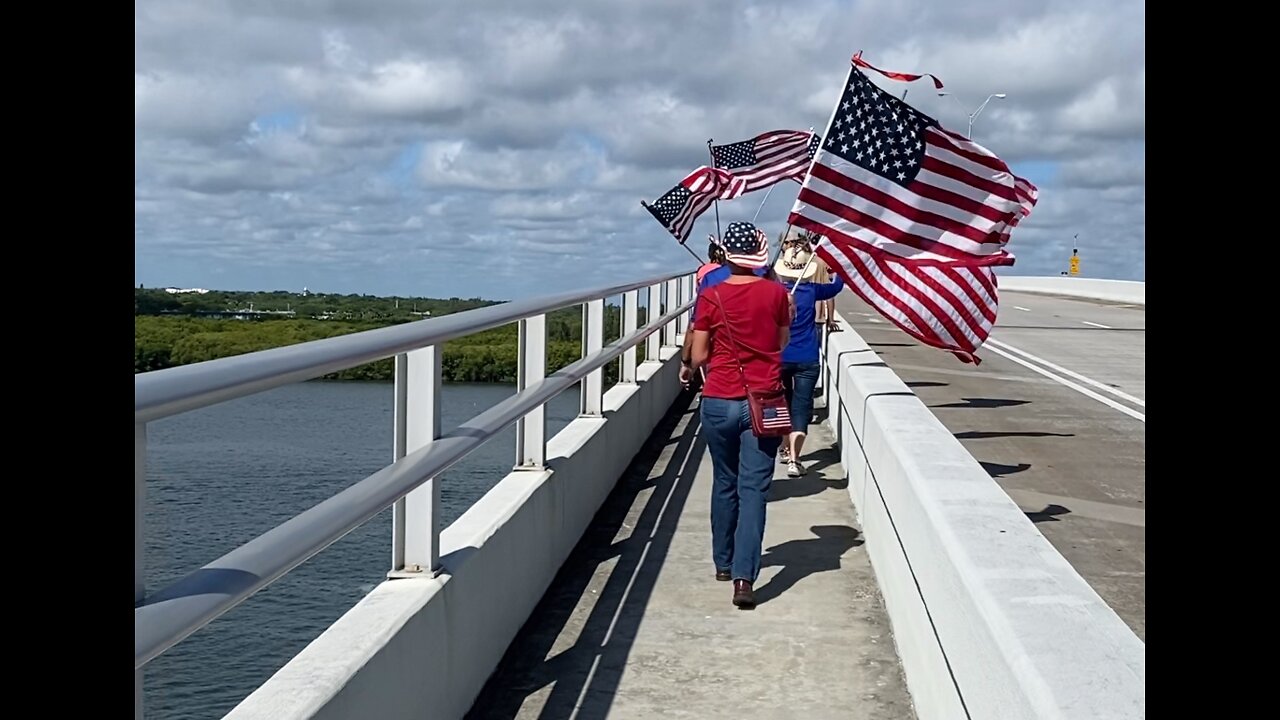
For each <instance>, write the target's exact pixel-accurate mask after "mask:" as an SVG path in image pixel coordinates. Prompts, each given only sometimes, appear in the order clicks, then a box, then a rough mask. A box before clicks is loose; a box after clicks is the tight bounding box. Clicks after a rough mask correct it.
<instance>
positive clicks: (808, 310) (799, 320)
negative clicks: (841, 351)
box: [707, 273, 844, 363]
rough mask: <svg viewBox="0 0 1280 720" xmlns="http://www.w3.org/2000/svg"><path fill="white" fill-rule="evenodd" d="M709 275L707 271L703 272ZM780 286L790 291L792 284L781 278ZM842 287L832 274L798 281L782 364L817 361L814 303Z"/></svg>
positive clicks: (841, 283)
mask: <svg viewBox="0 0 1280 720" xmlns="http://www.w3.org/2000/svg"><path fill="white" fill-rule="evenodd" d="M707 276H708V277H710V273H708V274H707ZM782 285H783V287H785V288H787V290H788V291H789V290H791V286H792V285H794V283H791V282H786V281H784V282H783V283H782ZM843 289H844V280H843V279H842V278H841V277H840V276H839V275H836V279H835V280H832V281H831V282H829V283H812V282H802V283H800V286H799V287H797V288H796V317H795V319H794V320H792V321H791V341H790V342H788V343H787V346H786V347H785V348H783V349H782V362H784V363H812V362H818V341H819V338H820V337H821V336H820V335H819V334H818V326H817V324H816V323H815V322H814V317H815V313H816V311H817V308H816V306H817V304H818V303H820V302H822V301H823V300H830V299H831V298H833V297H835V296H836V295H839V294H840V291H841V290H843Z"/></svg>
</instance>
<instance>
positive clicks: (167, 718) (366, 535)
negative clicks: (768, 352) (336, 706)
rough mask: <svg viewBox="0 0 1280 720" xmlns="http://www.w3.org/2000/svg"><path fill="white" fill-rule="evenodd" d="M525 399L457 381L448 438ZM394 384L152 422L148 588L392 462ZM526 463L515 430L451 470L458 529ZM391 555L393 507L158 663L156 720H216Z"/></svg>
mask: <svg viewBox="0 0 1280 720" xmlns="http://www.w3.org/2000/svg"><path fill="white" fill-rule="evenodd" d="M514 392H515V388H514V386H508V385H446V386H445V389H444V398H443V401H442V406H443V409H442V413H443V415H444V418H443V422H444V427H445V430H446V432H447V431H448V430H449V429H452V428H454V427H457V426H458V425H460V424H462V423H463V422H466V421H467V420H469V419H471V418H472V417H475V416H476V415H477V414H479V413H480V412H483V411H484V410H487V409H488V408H489V407H491V406H492V405H494V404H495V403H497V402H498V401H500V400H502V399H504V398H506V397H509V396H510V395H512V394H513V393H514ZM392 403H393V398H392V386H391V385H390V384H380V383H379V384H375V383H324V382H312V383H303V384H300V385H292V386H288V387H283V388H278V389H276V390H271V391H268V392H265V393H262V394H259V395H255V396H251V397H247V398H241V399H239V400H234V401H232V402H229V403H225V404H222V405H217V406H214V407H211V408H206V409H204V410H197V411H194V412H191V413H187V414H185V415H179V416H177V417H173V418H168V419H165V420H161V421H158V422H154V423H151V424H150V426H149V427H148V455H147V517H146V531H147V560H146V561H147V588H148V590H150V591H155V590H157V589H159V588H161V587H163V586H164V585H166V584H168V583H170V582H172V581H174V580H177V579H179V578H181V577H182V576H184V575H186V574H187V573H189V572H191V571H192V570H195V569H197V568H198V567H200V566H201V565H204V564H205V563H208V562H210V561H212V560H215V559H217V558H218V557H220V556H221V555H223V554H224V553H226V552H228V551H230V550H233V549H235V548H236V547H237V546H239V545H241V544H243V543H245V542H247V541H249V540H252V539H253V538H254V537H256V536H258V535H260V534H262V533H264V532H266V531H267V530H270V529H271V528H273V527H275V526H276V525H279V524H280V523H282V522H284V521H285V520H288V519H289V518H290V517H292V516H294V515H296V514H298V513H300V512H302V511H303V510H306V509H307V508H310V507H311V506H313V505H315V504H317V503H319V502H321V501H323V500H325V499H326V498H328V497H330V496H331V495H333V494H334V493H336V492H338V491H339V490H341V489H343V488H346V487H348V486H350V485H352V484H354V483H355V482H357V481H359V480H361V479H362V478H364V477H366V476H368V475H369V474H371V473H373V472H375V471H377V470H378V469H379V468H381V467H383V466H385V465H387V464H389V463H390V462H391V433H392ZM577 409H578V393H577V389H576V388H573V389H571V390H569V391H567V392H565V393H563V394H562V395H560V396H559V397H558V398H556V399H555V400H553V401H552V402H551V403H549V404H548V406H547V423H548V426H549V427H548V437H550V436H551V435H553V434H554V433H556V432H558V431H559V430H560V429H562V428H563V427H564V426H565V425H567V424H568V422H569V421H570V420H572V419H573V418H574V417H575V416H576V414H577ZM514 460H515V430H514V428H508V429H507V430H506V431H504V432H503V433H501V434H500V435H498V436H497V437H495V438H494V439H493V440H491V441H490V442H489V443H487V444H485V445H484V446H482V447H481V448H480V449H478V450H476V451H475V452H474V453H472V454H471V455H469V456H468V457H467V458H465V459H464V460H463V461H462V462H460V463H459V464H457V465H455V466H454V467H453V468H452V469H451V470H450V471H449V472H447V473H445V475H444V479H443V482H442V484H441V489H440V495H441V499H442V501H443V507H442V508H441V515H442V516H443V520H444V523H445V524H446V525H447V524H448V523H451V522H453V521H454V520H455V519H456V518H457V517H458V516H460V515H461V514H462V513H463V511H465V510H466V509H467V508H468V507H470V506H471V504H472V503H474V502H475V501H476V500H477V499H478V498H479V497H480V496H481V495H483V494H484V493H485V492H486V491H488V490H489V488H491V487H493V486H494V485H495V484H496V483H497V482H498V480H500V479H502V477H504V476H505V475H506V474H507V473H508V472H510V470H511V466H512V464H513V463H514ZM390 558H391V511H390V510H389V509H388V510H385V511H383V512H382V513H380V514H379V515H378V516H377V517H375V518H374V519H373V520H371V521H369V522H368V523H366V524H365V525H364V526H362V527H360V528H358V529H356V530H354V531H353V532H352V533H351V534H349V535H347V536H346V537H345V538H343V539H342V540H339V541H338V542H337V543H334V544H333V545H331V546H330V547H329V548H328V549H327V550H325V551H324V552H322V553H320V554H319V555H317V556H315V557H313V558H312V559H311V560H309V561H307V562H306V563H304V564H303V565H302V566H300V567H299V568H297V569H296V570H294V571H293V572H291V573H289V574H288V575H286V576H284V577H283V578H281V579H280V580H277V581H276V582H275V583H274V584H272V585H271V586H269V587H268V588H266V589H265V590H263V591H261V592H259V593H258V594H257V595H255V596H253V597H252V598H250V599H249V600H248V601H246V602H245V603H243V604H242V605H240V606H239V607H237V608H236V609H234V610H232V611H231V612H229V613H227V614H226V615H224V616H222V617H221V618H219V619H218V620H216V621H214V622H213V623H211V624H209V625H208V626H206V627H205V628H204V629H202V630H200V631H199V632H197V633H196V634H194V635H192V636H191V637H189V638H187V639H186V640H184V641H183V642H182V643H180V644H179V645H177V646H176V647H174V648H173V649H172V650H170V651H169V652H167V653H165V654H164V655H161V656H160V657H159V658H157V659H155V660H154V661H152V662H151V663H150V664H149V665H148V666H147V670H146V701H145V702H146V715H147V717H148V718H152V719H153V720H159V719H164V720H172V719H175V718H202V719H203V718H218V717H222V716H223V715H224V714H226V713H227V712H229V711H230V710H231V708H233V707H235V705H236V703H238V702H240V700H242V699H243V698H244V697H245V696H247V695H248V694H249V693H251V692H253V690H254V689H255V688H256V687H258V686H259V685H261V684H262V683H263V682H264V681H266V680H267V678H269V677H270V676H271V674H272V673H274V672H275V671H276V670H278V669H279V668H280V667H281V666H283V665H284V664H285V663H286V662H288V660H289V659H290V658H292V657H293V656H294V655H296V654H297V653H298V652H299V651H301V650H302V649H303V648H304V647H305V646H306V645H307V644H308V643H309V642H310V641H311V640H313V639H315V638H316V637H317V636H318V635H319V634H320V633H321V632H322V631H323V630H324V629H325V628H326V627H328V626H329V625H331V624H332V623H333V622H334V621H335V620H337V619H338V618H339V617H340V616H341V615H342V614H343V613H344V612H346V611H347V610H348V609H349V608H351V606H353V605H355V603H356V602H357V601H359V600H360V598H362V597H363V596H364V595H365V594H366V593H368V592H369V591H370V590H372V589H373V587H374V585H376V584H377V583H379V582H381V581H382V580H383V579H384V578H385V576H386V572H387V570H388V569H389V564H390Z"/></svg>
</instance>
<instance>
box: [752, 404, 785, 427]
mask: <svg viewBox="0 0 1280 720" xmlns="http://www.w3.org/2000/svg"><path fill="white" fill-rule="evenodd" d="M760 418H761V424H762V425H764V427H765V428H787V429H788V430H789V429H791V411H790V410H788V409H787V406H785V405H783V406H781V407H765V408H761V410H760Z"/></svg>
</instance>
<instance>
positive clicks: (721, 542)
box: [701, 397, 782, 583]
mask: <svg viewBox="0 0 1280 720" xmlns="http://www.w3.org/2000/svg"><path fill="white" fill-rule="evenodd" d="M701 413H702V430H703V436H704V437H705V438H706V439H707V448H708V449H709V450H710V451H711V470H712V478H713V480H712V485H711V559H712V560H713V561H714V562H715V565H716V569H717V570H725V569H728V570H729V571H730V572H731V574H732V576H733V579H734V580H748V581H750V582H752V583H754V582H755V581H756V578H757V577H758V576H759V575H760V545H761V543H763V542H764V516H765V502H766V500H767V497H768V495H769V485H770V484H771V483H772V482H773V463H774V456H775V455H777V454H778V445H779V444H780V443H781V441H782V438H776V437H774V438H758V437H756V435H755V433H753V432H752V431H751V415H750V410H748V409H747V401H746V400H725V399H722V398H709V397H703V398H702V408H701Z"/></svg>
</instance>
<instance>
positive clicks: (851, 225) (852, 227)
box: [796, 176, 1006, 265]
mask: <svg viewBox="0 0 1280 720" xmlns="http://www.w3.org/2000/svg"><path fill="white" fill-rule="evenodd" d="M831 187H832V186H829V185H826V184H823V183H819V182H815V181H814V178H813V177H812V176H811V177H810V180H809V186H808V187H806V188H802V189H801V190H800V193H799V195H798V196H797V197H796V203H797V204H798V205H800V204H803V205H807V206H811V207H815V208H818V209H820V210H823V211H825V212H826V213H828V214H829V215H830V216H833V217H835V218H839V220H838V221H837V222H836V223H835V224H833V225H832V226H831V227H830V229H831V230H836V231H842V232H844V233H846V234H849V235H850V236H851V237H861V238H862V240H863V242H867V243H868V244H872V245H881V246H884V249H886V250H889V251H890V252H893V251H894V250H897V252H894V254H895V255H898V256H900V257H911V256H914V255H915V254H916V253H917V252H923V253H928V254H929V255H931V256H934V257H931V258H930V259H934V260H943V261H945V260H949V261H951V262H955V263H961V264H965V265H983V264H986V265H990V264H1006V263H1002V262H1000V260H1001V259H1002V257H1003V256H1004V254H1005V253H1004V251H1003V250H1002V249H1001V244H1000V242H999V235H998V234H993V235H989V236H988V237H989V239H990V241H989V242H987V243H975V242H972V241H969V240H968V239H967V238H963V237H958V236H956V235H955V234H952V233H948V232H946V231H944V230H939V229H938V228H935V227H932V226H929V225H924V224H921V223H918V222H914V221H913V220H912V218H910V217H904V216H901V215H898V214H895V213H892V212H891V211H890V210H889V209H885V208H884V206H880V205H873V204H870V203H868V202H867V201H865V200H863V199H862V197H861V196H860V195H858V194H855V193H840V197H839V199H836V198H834V197H832V195H835V193H831V194H828V193H826V192H823V191H824V190H829V189H830V188H831ZM854 203H856V205H857V206H856V207H855V206H854ZM864 209H865V210H867V211H870V212H874V213H876V215H871V214H869V212H864V211H863V210H864ZM897 225H903V226H905V227H906V228H909V230H906V229H902V228H899V227H897ZM910 230H914V231H915V232H910ZM926 233H927V234H926ZM948 241H950V242H948ZM959 244H963V245H964V246H965V247H963V248H962V247H957V245H959ZM891 245H896V246H897V247H896V248H891V247H890V246H891ZM969 248H983V249H986V248H990V249H989V250H987V251H985V252H983V251H982V250H975V251H973V252H969V251H967V250H968V249H969Z"/></svg>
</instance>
